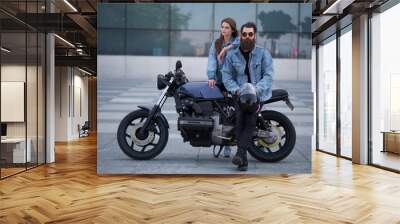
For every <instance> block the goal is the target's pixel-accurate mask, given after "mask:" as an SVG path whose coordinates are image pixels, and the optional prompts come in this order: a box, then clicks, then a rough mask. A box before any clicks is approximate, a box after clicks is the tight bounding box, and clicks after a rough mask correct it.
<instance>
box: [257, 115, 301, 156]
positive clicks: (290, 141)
mask: <svg viewBox="0 0 400 224" xmlns="http://www.w3.org/2000/svg"><path fill="white" fill-rule="evenodd" d="M261 115H262V116H263V118H264V120H265V121H267V120H270V121H275V122H277V123H279V124H280V125H281V126H282V128H283V129H284V131H285V135H286V137H285V139H286V140H285V143H284V144H283V145H282V146H281V147H279V150H277V151H276V152H266V151H264V150H261V148H262V146H261V148H259V147H257V146H256V147H250V148H249V153H250V155H251V156H253V157H254V158H255V159H257V160H259V161H260V162H278V161H280V160H282V159H284V158H286V157H287V156H288V155H289V154H290V153H291V152H292V151H293V148H294V146H295V144H296V130H295V128H294V126H293V124H292V122H291V121H290V120H289V118H287V117H286V116H285V115H283V114H282V113H279V112H277V111H271V110H265V111H262V112H261ZM258 128H260V127H258ZM257 140H258V138H257V137H256V141H257Z"/></svg>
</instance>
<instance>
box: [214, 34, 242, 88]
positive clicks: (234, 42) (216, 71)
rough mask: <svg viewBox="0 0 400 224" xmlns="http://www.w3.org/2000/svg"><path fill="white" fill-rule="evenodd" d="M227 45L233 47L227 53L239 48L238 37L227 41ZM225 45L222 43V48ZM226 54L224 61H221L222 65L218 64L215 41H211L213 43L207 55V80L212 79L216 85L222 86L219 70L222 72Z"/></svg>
mask: <svg viewBox="0 0 400 224" xmlns="http://www.w3.org/2000/svg"><path fill="white" fill-rule="evenodd" d="M229 44H231V45H233V48H231V49H229V50H228V52H230V51H232V50H233V49H236V48H238V47H239V45H240V39H239V38H238V37H236V38H231V40H230V41H229ZM227 45H228V44H226V45H225V43H222V48H224V47H225V46H227ZM228 52H227V53H228ZM227 53H225V57H224V60H223V61H222V63H219V62H218V60H217V49H216V48H215V40H214V41H213V43H212V44H211V47H210V51H209V53H208V65H207V76H208V80H210V79H214V80H215V81H217V83H218V84H222V77H221V76H222V75H221V70H222V67H223V64H224V61H225V58H226V55H227ZM217 66H218V68H217Z"/></svg>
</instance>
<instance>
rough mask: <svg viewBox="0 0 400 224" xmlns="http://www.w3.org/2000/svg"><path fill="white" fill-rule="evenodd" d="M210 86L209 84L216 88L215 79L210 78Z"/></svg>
mask: <svg viewBox="0 0 400 224" xmlns="http://www.w3.org/2000/svg"><path fill="white" fill-rule="evenodd" d="M208 86H209V87H210V88H214V87H215V80H214V79H210V80H208Z"/></svg>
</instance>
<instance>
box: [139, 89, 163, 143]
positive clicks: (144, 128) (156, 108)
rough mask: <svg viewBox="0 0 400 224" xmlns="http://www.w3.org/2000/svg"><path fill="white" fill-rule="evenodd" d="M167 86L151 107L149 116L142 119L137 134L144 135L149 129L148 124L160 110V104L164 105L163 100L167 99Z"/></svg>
mask: <svg viewBox="0 0 400 224" xmlns="http://www.w3.org/2000/svg"><path fill="white" fill-rule="evenodd" d="M168 89H169V88H165V89H164V91H163V92H162V93H161V95H160V98H159V99H158V100H157V103H156V104H155V105H154V106H153V108H152V109H151V111H150V113H149V116H148V117H147V118H146V120H145V121H144V124H143V126H142V128H141V129H140V130H139V135H142V136H144V135H145V132H146V131H147V130H148V129H149V126H150V124H151V123H152V121H153V120H154V118H155V117H156V116H157V114H158V113H159V112H160V111H161V108H162V106H163V105H164V103H165V101H166V100H167V98H168V97H167V96H166V95H167V94H166V93H167V91H168Z"/></svg>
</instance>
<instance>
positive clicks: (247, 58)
mask: <svg viewBox="0 0 400 224" xmlns="http://www.w3.org/2000/svg"><path fill="white" fill-rule="evenodd" d="M240 52H241V53H242V55H243V57H244V59H246V68H245V69H244V73H245V74H246V75H247V82H250V83H251V80H250V73H249V60H250V51H249V52H244V51H242V49H241V48H240Z"/></svg>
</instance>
